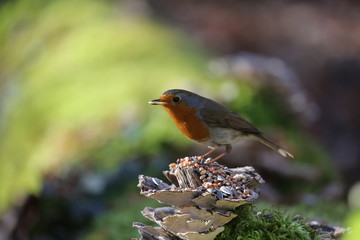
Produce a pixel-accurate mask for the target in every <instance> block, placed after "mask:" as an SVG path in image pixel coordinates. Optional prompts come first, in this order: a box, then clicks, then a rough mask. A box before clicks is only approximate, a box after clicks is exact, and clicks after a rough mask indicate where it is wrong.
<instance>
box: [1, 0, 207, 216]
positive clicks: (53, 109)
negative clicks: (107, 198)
mask: <svg viewBox="0 0 360 240" xmlns="http://www.w3.org/2000/svg"><path fill="white" fill-rule="evenodd" d="M118 8H119V9H120V11H118ZM118 8H112V7H111V5H110V3H109V2H107V1H96V0H90V1H88V0H87V1H63V0H61V1H42V0H35V1H25V0H24V1H10V2H8V3H6V4H4V5H3V6H2V8H1V10H0V11H1V12H0V16H1V17H0V57H1V59H2V61H1V64H0V91H1V94H0V96H1V98H0V100H1V102H0V133H1V134H0V135H1V139H0V165H1V167H0V210H1V209H3V208H4V206H6V205H7V204H8V203H9V201H11V200H12V199H13V197H14V196H15V195H17V194H19V193H23V192H24V190H26V191H28V190H31V191H34V190H36V189H38V188H39V187H40V183H41V176H42V173H43V171H44V170H46V169H49V168H54V169H56V168H58V167H59V166H60V163H61V162H62V161H63V160H69V159H72V158H74V157H73V156H74V153H79V151H80V152H83V151H85V150H86V149H91V148H92V147H94V146H97V145H99V144H101V141H102V140H104V139H108V138H109V136H116V135H118V134H119V136H122V138H120V139H123V140H119V143H118V146H117V147H119V150H118V153H123V154H124V155H125V154H126V153H127V152H129V150H134V146H135V145H136V146H139V145H141V146H143V149H144V151H146V150H147V151H156V149H157V146H158V145H159V144H160V143H159V139H162V138H163V136H164V135H165V134H166V135H167V136H168V137H170V138H172V139H174V140H175V139H176V138H177V137H179V136H180V135H177V134H172V133H174V132H175V131H176V129H175V128H173V127H169V126H170V122H169V121H162V119H164V118H165V117H166V116H165V113H163V112H162V111H160V109H151V110H150V106H148V105H147V101H149V100H151V99H153V98H156V97H158V95H159V94H160V93H162V92H163V91H164V90H166V89H167V88H175V87H186V86H187V87H188V88H191V87H196V86H197V85H198V84H199V83H201V82H202V83H204V81H203V80H204V79H205V78H206V77H207V76H206V75H205V71H204V64H203V63H204V61H203V59H202V58H201V57H199V56H200V55H201V54H199V53H197V52H196V51H195V49H192V48H191V47H190V46H189V45H187V44H186V43H184V42H185V41H184V39H182V37H181V36H180V35H177V34H174V32H171V31H170V30H169V29H167V28H166V27H164V26H160V25H158V24H156V23H154V22H153V21H150V20H149V19H147V18H143V17H140V16H136V15H134V14H132V15H131V14H127V13H126V12H127V11H129V9H123V10H122V7H121V6H120V7H118ZM115 9H116V11H115ZM144 123H146V125H144ZM166 124H169V125H168V127H167V126H166ZM140 126H141V128H142V131H141V135H140V134H139V133H140V132H139V131H133V130H134V129H137V128H139V127H140ZM169 133H170V134H169ZM181 139H182V138H181ZM176 142H180V143H181V142H185V141H182V140H180V138H179V141H176ZM124 143H126V144H124ZM114 158H119V159H121V158H120V156H114Z"/></svg>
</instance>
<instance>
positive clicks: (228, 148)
mask: <svg viewBox="0 0 360 240" xmlns="http://www.w3.org/2000/svg"><path fill="white" fill-rule="evenodd" d="M231 149H232V147H231V145H230V144H226V145H225V152H223V153H221V154H220V155H218V156H217V157H216V158H214V159H211V160H210V161H207V162H206V163H212V162H215V161H217V160H219V159H220V158H222V157H223V156H225V155H226V154H228V153H229V152H230V151H231Z"/></svg>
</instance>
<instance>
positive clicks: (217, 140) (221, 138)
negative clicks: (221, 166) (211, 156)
mask: <svg viewBox="0 0 360 240" xmlns="http://www.w3.org/2000/svg"><path fill="white" fill-rule="evenodd" d="M210 136H211V139H209V140H208V141H206V142H205V143H204V144H207V145H208V146H209V147H212V148H216V147H220V146H223V145H227V144H233V143H236V142H238V141H240V140H241V139H244V138H246V136H244V135H243V134H241V132H240V131H236V130H234V129H231V128H211V130H210Z"/></svg>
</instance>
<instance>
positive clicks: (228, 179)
mask: <svg viewBox="0 0 360 240" xmlns="http://www.w3.org/2000/svg"><path fill="white" fill-rule="evenodd" d="M209 160H210V158H208V159H203V157H202V156H195V157H185V158H181V159H178V160H177V162H176V163H171V164H170V165H169V167H170V170H171V169H174V168H176V167H180V168H193V169H194V170H195V171H197V172H198V175H199V179H200V180H201V182H202V185H201V186H200V187H198V188H197V190H200V191H203V192H206V191H207V192H210V193H213V194H214V195H215V196H216V197H217V198H218V199H223V198H227V199H246V198H249V197H251V196H252V195H253V194H257V193H255V192H254V191H253V190H252V189H250V188H248V187H247V185H248V184H249V183H250V182H252V181H253V180H256V182H258V183H260V184H262V183H264V180H263V179H262V178H261V176H260V175H259V174H257V173H255V170H254V168H252V167H243V168H237V169H229V168H228V167H226V166H224V165H221V164H219V163H217V162H212V163H207V161H209Z"/></svg>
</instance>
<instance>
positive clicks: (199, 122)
mask: <svg viewBox="0 0 360 240" xmlns="http://www.w3.org/2000/svg"><path fill="white" fill-rule="evenodd" d="M149 104H151V105H160V106H162V107H163V108H164V109H165V110H166V111H167V113H168V114H169V115H170V117H171V118H172V120H173V121H174V123H175V124H176V126H177V127H178V128H179V130H180V131H181V132H182V133H183V134H184V135H185V136H186V137H187V138H189V139H190V140H192V141H194V142H197V143H200V144H204V145H207V146H208V147H209V148H210V149H211V150H210V151H209V152H207V153H205V154H204V155H203V157H204V158H208V157H210V156H211V155H212V154H213V153H214V152H215V151H216V149H217V148H219V147H223V146H224V147H225V152H223V153H221V154H219V155H218V156H216V157H215V158H213V159H208V160H207V162H208V163H210V162H214V161H217V160H219V159H220V158H222V157H223V156H225V155H226V154H228V153H230V151H231V149H232V144H234V143H236V142H239V141H241V140H243V139H249V140H256V141H259V142H261V143H263V144H264V145H266V146H268V147H270V148H271V149H273V150H275V151H276V152H278V153H279V154H280V155H281V156H283V157H285V158H294V156H293V155H292V154H291V153H289V152H288V151H286V150H285V149H284V148H282V147H280V146H279V145H277V144H276V143H274V142H273V141H271V140H270V139H268V138H267V137H265V136H264V134H263V133H262V132H261V131H260V130H258V129H257V128H256V127H254V126H253V125H252V124H251V123H249V122H248V121H246V120H245V119H244V118H242V117H241V116H240V115H239V114H237V113H235V112H233V111H231V110H230V109H229V108H227V107H226V106H224V105H222V104H220V103H218V102H216V101H214V100H211V99H209V98H206V97H203V96H200V95H198V94H196V93H193V92H190V91H187V90H183V89H170V90H167V91H165V92H164V93H163V94H161V96H160V98H159V99H154V100H152V101H149Z"/></svg>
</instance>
